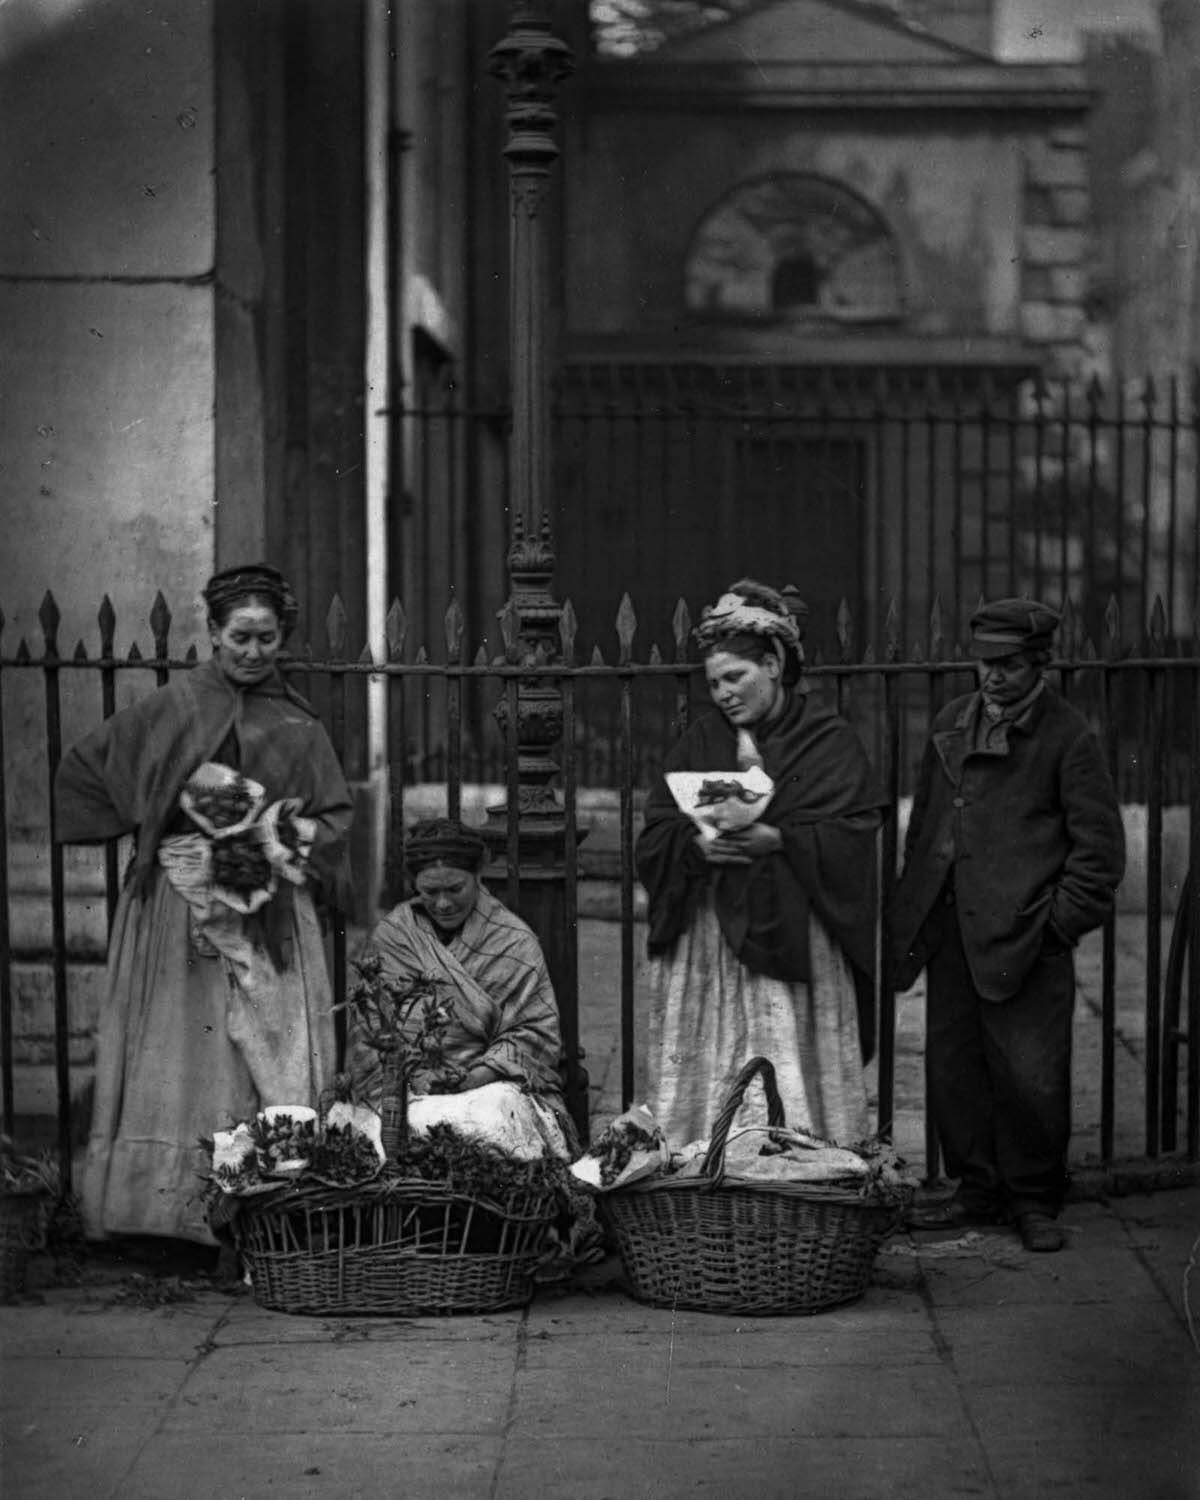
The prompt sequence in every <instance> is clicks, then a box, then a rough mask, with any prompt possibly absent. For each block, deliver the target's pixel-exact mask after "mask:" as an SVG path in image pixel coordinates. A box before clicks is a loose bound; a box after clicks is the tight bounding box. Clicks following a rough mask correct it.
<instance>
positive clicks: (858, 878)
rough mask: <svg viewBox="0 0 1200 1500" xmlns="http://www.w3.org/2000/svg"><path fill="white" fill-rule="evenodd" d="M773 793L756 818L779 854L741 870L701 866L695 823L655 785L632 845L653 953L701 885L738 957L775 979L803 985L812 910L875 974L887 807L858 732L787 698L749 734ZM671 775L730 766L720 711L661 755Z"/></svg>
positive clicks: (677, 928)
mask: <svg viewBox="0 0 1200 1500" xmlns="http://www.w3.org/2000/svg"><path fill="white" fill-rule="evenodd" d="M757 738H758V748H759V752H760V753H761V755H762V758H763V768H764V770H765V771H766V773H767V775H768V776H770V777H771V779H772V780H773V781H774V783H775V792H774V795H773V796H772V798H771V801H770V803H769V804H768V806H767V809H766V811H765V812H764V813H763V815H762V821H763V822H764V823H769V824H772V825H773V826H774V827H776V828H778V829H779V831H780V833H781V834H782V835H783V849H782V850H781V851H780V852H779V853H776V854H768V855H765V856H762V857H761V858H759V859H755V860H754V861H753V862H752V863H751V864H749V865H723V866H716V865H709V864H708V863H707V862H706V861H705V860H704V857H703V855H701V853H700V851H699V850H698V849H697V847H696V843H695V840H696V831H697V830H696V826H695V824H694V823H693V822H692V820H691V819H690V818H689V817H688V816H687V815H686V814H685V813H682V812H680V811H679V809H678V807H677V806H676V804H675V799H674V798H673V797H672V796H671V793H670V791H669V790H668V789H667V784H666V781H665V779H662V778H660V779H659V781H658V782H657V783H656V785H655V786H654V787H653V788H652V789H651V791H650V794H649V796H648V798H647V800H646V822H645V827H644V829H643V831H642V833H641V835H640V837H639V838H638V842H637V849H636V860H637V871H638V878H639V879H640V880H641V882H642V884H643V885H644V886H645V887H646V891H647V893H648V895H649V897H650V936H649V949H650V952H651V954H656V953H665V952H667V951H669V949H670V948H671V947H672V946H673V945H674V943H675V941H676V939H677V938H678V937H679V936H680V934H681V933H682V932H684V931H685V929H686V928H687V927H688V925H689V924H690V922H691V920H692V917H693V916H694V914H695V912H696V910H697V908H698V907H699V906H700V905H701V904H702V902H703V899H704V893H705V890H706V888H707V887H708V885H709V883H710V881H711V885H712V891H713V900H714V904H715V907H716V912H717V918H718V920H719V921H720V924H721V930H722V931H723V932H724V934H725V936H726V938H727V939H728V941H729V944H730V946H731V947H732V949H733V951H734V952H735V953H736V954H737V956H738V958H739V960H740V961H741V962H742V963H744V964H745V965H746V967H747V968H748V969H750V970H752V971H753V972H754V973H758V974H766V975H768V976H769V977H771V978H774V979H784V980H800V981H806V980H807V979H808V977H809V955H808V915H809V911H810V909H811V910H812V911H814V912H816V914H817V916H818V917H820V919H821V921H822V922H823V923H824V924H825V926H826V927H827V928H828V929H829V931H830V932H831V933H832V934H833V936H834V937H835V938H836V940H837V942H838V943H839V944H840V945H841V947H842V948H843V949H844V950H845V953H846V955H847V957H848V958H849V959H850V961H851V963H852V964H853V965H854V966H855V968H856V969H858V970H860V971H861V972H862V973H863V974H864V975H866V976H872V975H873V974H874V972H875V885H876V880H875V831H876V829H877V828H878V827H879V823H880V814H881V809H882V808H883V807H885V806H886V799H885V798H884V796H883V795H882V792H881V790H880V788H879V785H878V783H877V782H876V779H875V775H874V772H873V771H872V769H871V765H870V762H869V761H868V760H867V753H866V751H865V750H864V748H863V745H862V742H861V741H860V739H859V738H858V735H857V734H856V733H855V732H854V730H853V729H852V728H851V727H850V725H849V724H848V723H847V722H846V721H845V719H842V718H839V717H838V715H837V714H834V713H830V712H829V710H828V709H824V708H821V707H818V706H817V705H815V704H812V703H810V702H809V701H808V699H807V698H806V697H805V696H804V695H803V694H799V693H793V694H792V695H791V696H790V697H789V699H788V703H787V707H786V708H785V709H784V712H783V715H782V717H781V718H780V719H779V720H778V721H777V722H776V723H775V724H773V725H771V726H770V727H769V728H768V729H766V730H764V731H763V732H762V733H761V734H760V735H759V736H758V737H757ZM665 769H666V770H668V771H728V770H736V769H737V734H736V731H735V730H734V728H733V727H732V726H731V725H730V723H729V721H728V720H727V719H726V718H725V717H724V715H723V714H720V713H715V712H714V713H710V714H706V715H705V716H704V717H703V718H701V719H699V720H698V721H697V722H696V723H695V724H693V725H692V727H691V728H690V729H689V730H688V732H687V733H686V734H685V735H684V737H683V739H682V740H681V741H680V742H679V744H678V745H676V746H675V748H674V749H673V750H672V751H671V753H670V755H669V756H668V757H667V761H666V767H665Z"/></svg>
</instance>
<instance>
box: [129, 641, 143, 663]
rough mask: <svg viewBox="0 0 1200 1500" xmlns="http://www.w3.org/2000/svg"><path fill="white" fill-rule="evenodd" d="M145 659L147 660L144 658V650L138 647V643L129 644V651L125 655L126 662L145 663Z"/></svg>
mask: <svg viewBox="0 0 1200 1500" xmlns="http://www.w3.org/2000/svg"><path fill="white" fill-rule="evenodd" d="M144 659H145V658H144V657H143V656H142V648H141V647H140V646H139V645H138V643H137V642H136V641H131V642H130V643H129V650H128V651H127V652H126V653H125V660H126V661H143V660H144Z"/></svg>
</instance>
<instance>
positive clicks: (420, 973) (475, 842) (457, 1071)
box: [355, 818, 568, 1125]
mask: <svg viewBox="0 0 1200 1500" xmlns="http://www.w3.org/2000/svg"><path fill="white" fill-rule="evenodd" d="M404 854H405V864H406V866H407V869H408V873H409V876H410V877H411V879H412V882H413V885H414V886H415V887H416V895H415V896H413V897H412V898H411V899H409V900H408V901H402V902H401V903H400V905H399V906H395V907H393V908H392V910H391V911H390V912H389V913H388V914H387V916H386V917H384V918H383V919H382V921H380V922H379V924H378V925H377V926H376V928H375V930H374V931H373V932H372V934H371V936H370V939H369V941H368V944H367V952H368V953H369V954H373V955H374V956H375V957H377V958H378V959H379V961H380V963H381V965H382V969H383V972H384V974H385V975H386V976H387V977H388V978H389V979H393V980H397V981H400V982H411V981H415V980H417V979H420V978H422V977H425V976H431V977H433V978H434V979H437V980H439V981H441V982H442V984H443V986H444V988H445V990H446V991H447V992H448V993H449V994H450V996H451V997H452V999H451V1006H450V1009H451V1016H450V1022H449V1026H448V1028H447V1031H446V1034H445V1037H444V1043H443V1052H444V1060H445V1064H446V1067H445V1070H444V1071H443V1072H441V1073H439V1074H437V1075H434V1074H429V1073H425V1074H418V1075H416V1076H415V1077H414V1078H413V1080H412V1086H413V1091H414V1092H415V1093H418V1094H429V1093H461V1092H464V1091H466V1090H467V1089H477V1088H482V1087H483V1086H484V1085H485V1084H489V1083H497V1082H507V1083H517V1084H524V1085H527V1086H528V1087H529V1088H530V1089H531V1090H532V1091H533V1092H534V1093H535V1094H537V1095H538V1096H539V1098H541V1099H543V1100H544V1101H545V1102H546V1103H547V1104H548V1105H550V1107H551V1108H552V1109H553V1110H554V1112H555V1114H556V1115H557V1116H558V1117H559V1119H560V1122H561V1123H563V1124H564V1125H566V1123H567V1118H568V1117H567V1114H566V1110H565V1107H564V1105H563V1098H562V1085H563V1073H562V1068H563V1050H562V1036H561V1033H560V1031H559V1024H558V1004H557V1002H556V1000H555V998H554V988H553V986H552V985H551V983H550V973H549V970H548V969H547V968H546V960H545V957H544V955H543V953H542V949H541V945H540V944H539V943H538V940H537V938H536V937H535V936H534V935H533V932H532V931H531V930H530V928H529V927H527V926H526V924H525V923H524V922H523V921H522V920H521V918H520V917H518V916H516V915H515V914H514V913H513V912H511V911H509V909H508V908H507V907H506V906H504V905H503V904H502V903H501V902H499V901H497V900H496V898H495V896H493V895H492V894H491V892H490V891H488V890H487V889H485V887H484V886H483V884H482V882H481V881H480V878H479V872H480V870H481V869H482V868H483V863H484V859H485V857H486V854H487V845H486V844H485V843H484V841H483V839H482V838H481V837H480V835H479V834H478V833H476V832H475V830H474V829H473V828H468V827H466V826H465V825H464V824H462V823H460V822H458V821H457V820H455V819H452V818H429V819H426V820H425V821H424V822H421V823H416V824H414V826H413V828H412V830H411V831H410V833H409V836H408V840H407V842H406V844H405V850H404ZM356 1050H361V1054H362V1055H359V1056H357V1057H356V1058H355V1062H356V1063H357V1064H358V1066H357V1068H356V1071H357V1072H359V1074H360V1078H361V1080H362V1081H363V1082H364V1083H365V1085H366V1087H367V1089H368V1091H370V1089H371V1087H372V1079H373V1078H377V1077H378V1057H377V1056H375V1057H372V1056H370V1055H369V1050H368V1049H367V1048H366V1047H365V1046H362V1045H361V1044H360V1049H356Z"/></svg>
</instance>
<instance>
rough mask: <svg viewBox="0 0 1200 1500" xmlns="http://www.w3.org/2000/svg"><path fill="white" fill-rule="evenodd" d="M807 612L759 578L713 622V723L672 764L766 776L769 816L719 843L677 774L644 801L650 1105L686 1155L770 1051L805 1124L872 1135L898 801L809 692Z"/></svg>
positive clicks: (743, 585) (736, 593) (696, 729)
mask: <svg viewBox="0 0 1200 1500" xmlns="http://www.w3.org/2000/svg"><path fill="white" fill-rule="evenodd" d="M801 611H803V612H804V613H805V614H806V613H807V611H806V610H805V609H804V606H803V605H802V604H801V603H800V602H799V601H795V606H794V607H789V601H788V599H787V598H786V597H785V595H784V594H783V593H782V592H780V591H778V590H776V589H773V588H769V587H767V586H766V585H764V584H761V583H756V582H755V581H753V580H751V579H743V580H741V581H740V582H738V583H735V584H732V585H731V586H730V588H729V590H728V591H727V592H726V593H725V594H724V595H723V596H722V597H721V598H720V599H719V600H718V601H717V603H716V604H715V605H714V606H712V607H711V608H709V609H706V610H705V611H704V614H703V615H702V617H701V621H700V624H699V626H698V627H697V629H696V641H697V644H698V646H699V648H700V651H701V653H702V655H703V657H704V670H705V676H706V679H707V683H708V690H709V694H710V696H711V698H712V701H713V703H714V705H715V708H716V711H715V712H713V713H709V714H705V715H703V716H701V717H700V718H699V719H697V721H696V722H695V723H694V724H693V725H692V726H691V728H690V729H689V730H688V732H687V733H686V734H685V735H684V737H683V739H682V740H681V741H680V743H679V744H678V745H677V746H676V747H675V748H674V750H672V752H671V753H670V755H669V756H668V758H667V762H666V770H667V772H668V773H672V772H711V773H712V776H711V778H710V779H709V781H708V782H706V783H705V785H707V786H710V787H715V788H717V789H718V790H719V789H722V788H723V787H724V786H725V785H726V783H728V782H730V781H731V780H734V779H735V778H736V775H740V774H742V773H749V772H750V771H751V770H754V769H757V771H758V772H760V773H765V777H767V778H769V783H766V782H764V786H769V800H767V801H765V805H764V806H763V808H762V810H761V812H760V814H759V816H758V817H757V819H756V820H755V821H753V822H749V823H748V824H746V825H745V826H742V827H737V828H728V829H726V830H725V831H720V832H715V831H714V830H713V829H711V828H710V829H709V830H708V831H707V833H706V832H705V831H704V830H703V829H699V828H698V823H697V821H696V819H694V818H693V817H692V816H691V815H690V813H689V812H688V811H686V810H684V809H683V808H681V806H680V805H679V803H678V801H677V799H676V797H675V795H674V794H673V792H672V790H671V789H670V787H669V785H668V782H667V780H666V779H665V777H664V778H660V780H659V782H658V784H657V785H656V786H654V787H653V788H652V789H651V791H650V794H649V796H648V798H647V802H646V814H645V826H644V829H643V831H642V833H641V835H640V837H639V839H638V843H637V848H636V860H637V869H638V875H639V878H640V879H641V881H642V884H643V885H644V886H645V887H646V891H647V894H648V896H649V952H650V971H649V986H650V1011H649V1023H650V1049H649V1057H648V1062H649V1078H648V1099H649V1104H650V1107H651V1109H652V1110H653V1111H654V1113H655V1116H656V1118H657V1120H658V1122H659V1124H660V1125H661V1126H662V1128H663V1130H664V1132H665V1133H666V1136H667V1139H668V1140H669V1141H671V1142H672V1144H674V1145H676V1146H682V1145H683V1144H684V1143H686V1142H690V1141H693V1140H697V1139H700V1138H702V1137H705V1136H707V1134H708V1132H709V1131H710V1129H711V1127H712V1123H713V1120H714V1119H715V1117H716V1115H717V1114H718V1112H719V1110H720V1107H721V1105H722V1103H723V1102H724V1099H725V1097H726V1095H727V1093H728V1091H729V1087H730V1085H731V1083H732V1081H733V1079H734V1078H735V1076H736V1075H737V1073H738V1072H739V1070H740V1069H741V1068H742V1067H743V1065H744V1064H745V1063H747V1062H748V1061H749V1060H750V1059H751V1058H752V1057H754V1056H757V1055H760V1054H761V1055H763V1056H765V1057H767V1058H769V1059H770V1060H771V1062H773V1063H774V1065H775V1070H776V1076H777V1081H778V1084H779V1091H780V1094H781V1096H782V1099H783V1103H784V1107H785V1110H786V1113H787V1118H788V1123H789V1124H790V1125H796V1126H803V1127H805V1128H807V1129H808V1130H810V1131H814V1132H815V1133H816V1134H818V1135H822V1136H826V1137H829V1138H833V1139H836V1140H839V1141H841V1142H843V1143H845V1144H851V1143H852V1142H854V1141H856V1140H858V1139H860V1138H861V1137H862V1136H863V1135H864V1134H865V1132H866V1127H867V1114H866V1092H865V1087H864V1083H863V1075H862V1064H863V1059H864V1057H865V1056H866V1055H867V1054H868V1052H869V1049H870V1045H871V1022H872V1020H873V1009H872V1003H871V1002H872V994H873V992H872V981H871V976H872V974H873V972H874V967H875V899H874V893H875V834H876V830H877V828H878V827H879V823H880V815H881V809H882V807H883V806H884V798H883V797H882V795H881V793H880V789H879V787H878V785H877V783H876V780H875V777H874V775H873V773H872V770H871V766H870V764H869V762H868V760H867V755H866V751H865V750H864V749H863V746H862V743H861V741H860V740H859V738H858V735H857V734H856V733H855V731H854V730H853V728H852V727H851V726H850V725H849V724H848V723H847V722H846V721H845V720H844V719H842V718H839V717H838V715H836V714H834V713H831V712H829V711H828V710H827V709H825V708H822V707H821V706H820V705H819V704H817V703H815V702H814V701H813V700H812V699H811V698H810V697H809V695H808V692H807V686H806V683H805V681H804V678H803V675H802V670H801V668H802V663H803V652H802V649H801V644H800V641H801V632H800V626H799V623H798V619H797V616H798V615H799V614H800V613H801ZM722 773H724V780H722ZM731 773H735V774H734V775H731ZM702 790H703V788H702ZM767 795H768V793H767V791H764V793H763V796H764V798H765V797H766V796H767ZM860 1002H861V1003H860Z"/></svg>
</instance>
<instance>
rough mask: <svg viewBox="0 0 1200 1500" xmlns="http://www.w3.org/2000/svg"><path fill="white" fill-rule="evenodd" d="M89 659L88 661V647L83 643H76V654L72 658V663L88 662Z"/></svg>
mask: <svg viewBox="0 0 1200 1500" xmlns="http://www.w3.org/2000/svg"><path fill="white" fill-rule="evenodd" d="M87 659H88V654H87V647H86V646H85V645H84V644H83V642H82V641H76V642H75V653H74V655H73V656H72V658H71V660H72V661H87Z"/></svg>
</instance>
